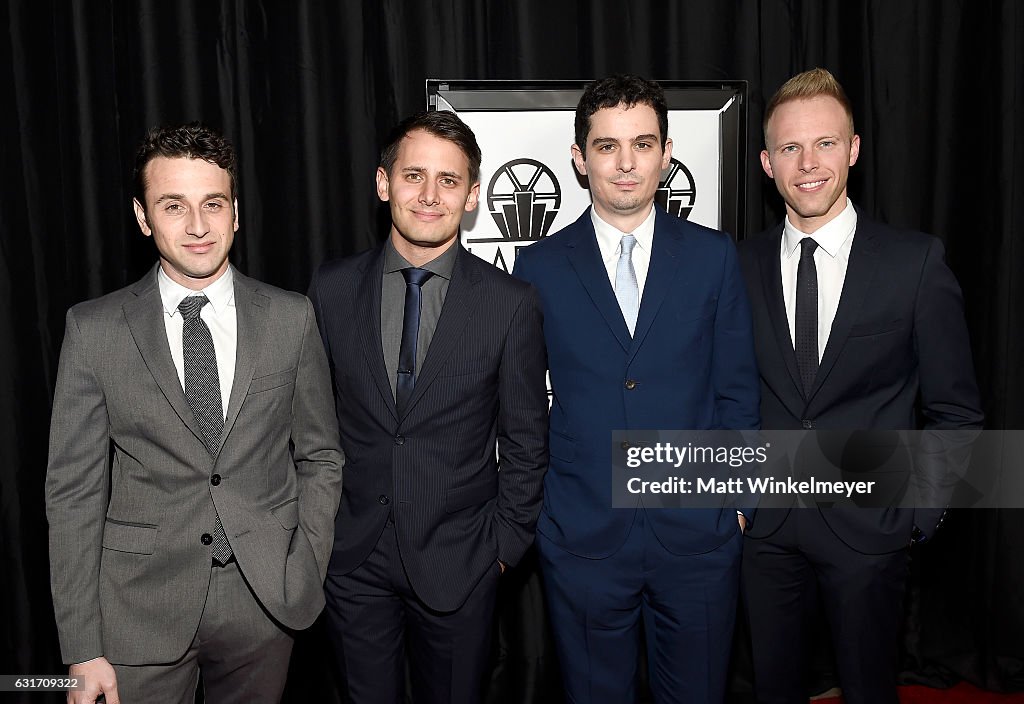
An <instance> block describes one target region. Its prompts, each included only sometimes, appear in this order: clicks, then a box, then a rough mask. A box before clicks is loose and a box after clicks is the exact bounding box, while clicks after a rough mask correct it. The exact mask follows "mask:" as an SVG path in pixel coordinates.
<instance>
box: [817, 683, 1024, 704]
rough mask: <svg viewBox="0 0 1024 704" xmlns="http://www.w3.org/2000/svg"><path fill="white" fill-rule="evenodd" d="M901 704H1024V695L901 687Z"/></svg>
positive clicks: (834, 702)
mask: <svg viewBox="0 0 1024 704" xmlns="http://www.w3.org/2000/svg"><path fill="white" fill-rule="evenodd" d="M842 701H843V700H842V698H841V697H833V698H829V699H816V700H815V701H814V702H813V704H842ZM900 704H1024V693H1015V694H997V693H995V692H985V691H983V690H980V689H978V688H976V687H972V686H971V685H969V684H967V683H966V682H961V683H960V684H958V685H957V686H955V687H952V688H950V689H932V688H931V687H916V686H915V687H900Z"/></svg>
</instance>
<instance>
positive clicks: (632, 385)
mask: <svg viewBox="0 0 1024 704" xmlns="http://www.w3.org/2000/svg"><path fill="white" fill-rule="evenodd" d="M635 388H636V382H635V381H633V380H632V379H626V389H628V390H629V391H632V390H633V389H635Z"/></svg>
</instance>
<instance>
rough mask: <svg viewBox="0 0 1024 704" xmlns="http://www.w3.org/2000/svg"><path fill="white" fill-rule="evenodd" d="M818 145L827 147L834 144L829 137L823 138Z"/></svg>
mask: <svg viewBox="0 0 1024 704" xmlns="http://www.w3.org/2000/svg"><path fill="white" fill-rule="evenodd" d="M820 146H821V147H823V148H825V149H828V148H829V147H832V146H835V141H834V140H831V139H825V140H822V141H821V142H820Z"/></svg>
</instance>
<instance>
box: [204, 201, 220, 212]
mask: <svg viewBox="0 0 1024 704" xmlns="http://www.w3.org/2000/svg"><path fill="white" fill-rule="evenodd" d="M223 207H224V206H223V205H222V204H220V203H216V202H214V203H207V204H206V209H207V210H220V209H221V208H223Z"/></svg>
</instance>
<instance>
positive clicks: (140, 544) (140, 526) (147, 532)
mask: <svg viewBox="0 0 1024 704" xmlns="http://www.w3.org/2000/svg"><path fill="white" fill-rule="evenodd" d="M157 530H158V527H157V526H155V525H152V524H150V523H129V522H127V521H117V520H114V519H113V518H108V519H107V522H106V525H105V526H104V527H103V547H104V548H106V549H107V550H117V551H118V552H132V553H135V554H137V555H152V554H153V551H154V550H156V533H157Z"/></svg>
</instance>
